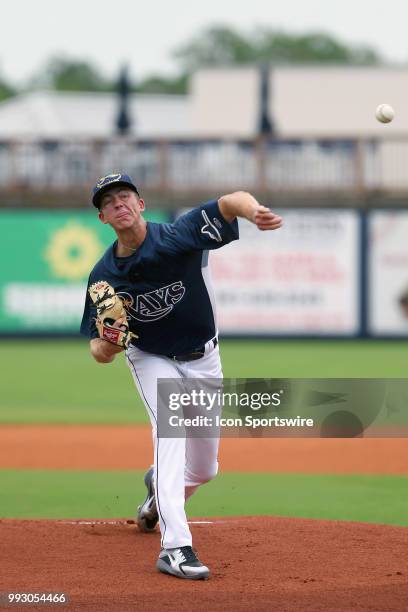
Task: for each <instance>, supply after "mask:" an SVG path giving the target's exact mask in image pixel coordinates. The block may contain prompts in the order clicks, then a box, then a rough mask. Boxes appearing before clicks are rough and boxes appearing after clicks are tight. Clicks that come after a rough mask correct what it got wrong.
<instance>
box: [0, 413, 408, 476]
mask: <svg viewBox="0 0 408 612" xmlns="http://www.w3.org/2000/svg"><path fill="white" fill-rule="evenodd" d="M151 457H152V443H151V433H150V427H147V426H146V427H140V426H139V427H136V426H113V425H98V426H95V425H92V426H91V425H82V426H80V425H66V426H62V425H2V427H1V430H0V468H16V469H73V470H75V469H78V470H128V469H141V470H144V469H145V468H146V466H147V465H149V464H150V463H151ZM220 465H221V469H222V470H223V471H237V472H278V473H289V472H298V473H320V474H323V473H326V474H350V473H354V474H408V438H391V439H386V438H367V439H364V438H363V439H361V438H358V439H327V438H326V439H319V438H316V439H303V438H298V439H284V438H283V439H280V438H265V439H263V438H262V439H259V438H255V439H251V438H239V439H234V438H224V439H223V440H222V441H221V447H220Z"/></svg>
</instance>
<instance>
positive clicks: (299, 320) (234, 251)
mask: <svg viewBox="0 0 408 612" xmlns="http://www.w3.org/2000/svg"><path fill="white" fill-rule="evenodd" d="M278 212H279V211H278ZM280 214H282V217H283V219H284V226H283V227H282V229H280V230H279V231H276V232H260V231H259V230H257V228H256V227H255V226H254V225H253V224H251V223H249V222H247V221H245V220H240V222H239V225H240V240H239V241H237V242H234V243H233V244H231V245H229V246H227V247H225V248H222V249H220V250H218V251H214V252H213V253H211V257H210V264H211V273H212V277H213V281H214V285H215V293H216V301H217V313H218V325H219V328H220V331H221V332H226V333H231V334H266V335H275V334H282V335H286V334H288V335H290V334H293V335H296V334H302V335H303V334H306V335H309V334H310V335H344V336H348V335H354V334H356V333H358V331H359V286H360V278H359V277H360V248H359V245H360V218H359V215H358V213H357V212H356V211H353V210H330V211H327V210H320V209H313V210H311V209H307V210H303V209H302V210H299V209H297V210H285V211H281V212H280Z"/></svg>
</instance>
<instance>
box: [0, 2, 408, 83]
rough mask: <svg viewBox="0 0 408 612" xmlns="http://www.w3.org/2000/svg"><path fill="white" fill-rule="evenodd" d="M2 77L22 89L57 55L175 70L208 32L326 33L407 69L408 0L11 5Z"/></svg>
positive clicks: (4, 19) (141, 71) (114, 67)
mask: <svg viewBox="0 0 408 612" xmlns="http://www.w3.org/2000/svg"><path fill="white" fill-rule="evenodd" d="M1 23H2V28H1V36H0V74H2V75H4V76H5V77H6V78H7V79H9V80H11V81H12V82H14V83H17V84H22V83H23V82H24V80H25V79H27V78H28V77H30V76H32V75H33V74H34V72H36V71H38V70H39V69H40V68H41V66H42V64H43V63H44V62H45V61H46V60H47V58H49V57H51V56H52V55H54V54H61V53H63V54H67V55H69V56H70V57H73V58H78V59H84V60H89V61H92V62H94V63H95V64H96V65H97V66H98V67H99V68H100V69H101V70H102V72H103V73H105V74H106V75H107V76H112V75H114V74H116V73H117V71H118V67H119V66H120V64H121V63H122V62H124V61H128V62H129V65H130V68H131V74H132V76H133V77H134V78H137V77H143V76H146V75H147V74H148V73H151V72H162V73H165V72H170V71H174V69H175V66H176V65H175V63H174V62H173V61H172V59H171V50H172V49H174V48H175V47H177V46H178V45H180V44H181V43H184V42H185V41H186V40H188V39H189V38H191V37H193V36H194V35H196V34H198V33H199V32H200V30H202V29H203V28H204V27H205V26H208V25H210V24H216V23H222V24H229V25H231V26H234V27H237V28H239V29H241V30H246V31H249V30H250V29H251V28H252V27H255V26H257V25H260V24H261V25H264V26H271V27H273V28H284V29H287V30H290V31H296V32H304V31H310V30H312V29H314V30H324V31H327V32H329V33H331V34H335V35H337V36H338V37H340V38H341V39H343V40H344V41H346V42H349V43H361V44H369V45H371V46H373V47H375V48H376V49H378V51H380V52H381V53H382V54H383V55H384V56H385V57H386V59H387V60H389V61H390V62H395V63H398V62H408V35H407V23H408V0H283V1H280V2H277V1H274V0H249V1H246V2H242V1H241V0H206V1H205V2H195V1H194V0H167V1H166V0H163V1H161V2H158V1H154V0H143V2H138V0H116V1H115V0H113V1H112V0H109V1H108V0H66V1H64V0H60V1H57V0H35V2H31V1H30V0H13V1H12V2H11V1H10V0H8V1H7V2H4V6H2V14H1Z"/></svg>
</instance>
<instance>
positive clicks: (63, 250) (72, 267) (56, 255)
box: [45, 222, 104, 280]
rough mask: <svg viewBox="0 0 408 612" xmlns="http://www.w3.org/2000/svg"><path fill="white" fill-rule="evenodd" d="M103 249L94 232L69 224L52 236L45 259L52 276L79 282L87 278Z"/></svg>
mask: <svg viewBox="0 0 408 612" xmlns="http://www.w3.org/2000/svg"><path fill="white" fill-rule="evenodd" d="M103 248H104V247H103V245H102V244H101V242H100V241H99V239H98V236H97V234H96V232H95V231H94V230H92V229H90V228H88V227H84V226H83V225H79V223H76V222H70V223H67V225H65V226H64V227H62V228H61V229H58V230H56V231H55V232H54V233H53V234H52V236H51V240H50V242H49V244H48V246H47V248H46V251H45V258H46V260H47V261H48V264H49V266H50V268H51V270H52V273H53V274H54V276H58V277H59V278H64V279H68V280H81V279H83V278H86V277H87V276H88V274H89V272H90V271H91V269H92V267H93V266H94V264H95V263H96V261H97V260H98V258H99V257H100V255H101V254H102V251H103Z"/></svg>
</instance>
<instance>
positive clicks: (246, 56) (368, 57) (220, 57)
mask: <svg viewBox="0 0 408 612" xmlns="http://www.w3.org/2000/svg"><path fill="white" fill-rule="evenodd" d="M174 57H175V58H176V60H178V61H179V62H180V65H181V68H182V70H184V71H185V72H187V73H191V72H193V71H194V70H197V68H201V67H203V66H220V65H230V64H248V63H256V62H274V63H306V62H308V63H312V62H313V63H319V62H320V63H328V62H332V63H344V64H361V65H371V64H377V63H380V61H381V58H380V56H379V55H378V53H377V51H375V50H374V49H371V48H369V47H365V46H353V45H348V44H345V43H343V42H342V41H339V40H338V39H336V38H335V37H334V36H332V35H330V34H327V33H324V32H310V33H306V34H294V33H291V32H285V31H281V30H273V29H267V28H260V29H259V28H258V29H257V30H256V31H254V32H250V33H249V34H247V35H244V34H241V33H238V32H236V31H234V30H233V29H231V28H228V27H226V26H211V27H209V28H207V29H206V30H204V31H203V33H202V34H201V35H199V36H198V37H197V36H196V37H195V38H194V39H192V40H190V41H189V42H187V43H186V44H184V45H182V46H181V47H179V48H178V49H176V50H175V52H174Z"/></svg>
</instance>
